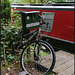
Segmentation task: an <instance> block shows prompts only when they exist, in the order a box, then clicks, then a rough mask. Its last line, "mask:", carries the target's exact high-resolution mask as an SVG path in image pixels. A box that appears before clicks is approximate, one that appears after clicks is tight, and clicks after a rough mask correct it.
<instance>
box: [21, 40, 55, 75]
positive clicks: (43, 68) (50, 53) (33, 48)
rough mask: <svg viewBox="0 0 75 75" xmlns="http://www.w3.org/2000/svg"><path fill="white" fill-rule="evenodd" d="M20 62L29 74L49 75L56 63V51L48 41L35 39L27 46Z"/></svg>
mask: <svg viewBox="0 0 75 75" xmlns="http://www.w3.org/2000/svg"><path fill="white" fill-rule="evenodd" d="M20 62H21V67H22V69H23V70H24V71H25V72H26V73H27V74H28V75H48V74H50V72H51V71H52V69H53V68H54V65H55V52H54V49H53V48H52V46H51V45H50V44H49V43H47V42H46V41H42V40H40V41H39V42H38V43H37V42H36V41H34V42H32V43H30V44H28V45H27V46H26V47H25V49H24V50H23V52H22V54H21V60H20Z"/></svg>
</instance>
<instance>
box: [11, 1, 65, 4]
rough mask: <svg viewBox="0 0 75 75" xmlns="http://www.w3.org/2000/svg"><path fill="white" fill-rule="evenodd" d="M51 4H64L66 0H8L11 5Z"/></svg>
mask: <svg viewBox="0 0 75 75" xmlns="http://www.w3.org/2000/svg"><path fill="white" fill-rule="evenodd" d="M48 1H52V2H66V0H10V2H11V3H23V4H24V3H48Z"/></svg>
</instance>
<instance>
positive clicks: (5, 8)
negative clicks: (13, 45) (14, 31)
mask: <svg viewBox="0 0 75 75" xmlns="http://www.w3.org/2000/svg"><path fill="white" fill-rule="evenodd" d="M1 6H2V7H1V15H2V16H1V17H2V19H3V20H4V21H5V22H6V20H9V19H11V6H10V2H9V1H8V0H1Z"/></svg>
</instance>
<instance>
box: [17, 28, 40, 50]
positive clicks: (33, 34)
mask: <svg viewBox="0 0 75 75" xmlns="http://www.w3.org/2000/svg"><path fill="white" fill-rule="evenodd" d="M31 34H32V36H30V38H28V39H27V40H26V41H25V42H24V43H23V42H22V39H21V36H22V34H20V40H19V41H20V45H19V46H17V50H19V48H22V47H23V46H24V45H25V44H26V43H27V42H28V41H30V40H31V39H32V38H33V37H34V36H35V35H36V34H40V27H39V28H38V29H36V30H34V31H32V32H30V33H28V34H25V35H23V38H25V37H27V36H29V35H31ZM37 41H38V40H37Z"/></svg>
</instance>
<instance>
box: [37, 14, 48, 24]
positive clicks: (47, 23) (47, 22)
mask: <svg viewBox="0 0 75 75" xmlns="http://www.w3.org/2000/svg"><path fill="white" fill-rule="evenodd" d="M36 15H37V16H38V17H39V18H40V19H41V20H42V22H43V24H46V25H48V24H49V23H48V22H45V20H44V18H43V17H42V16H41V15H39V14H37V13H36Z"/></svg>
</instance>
